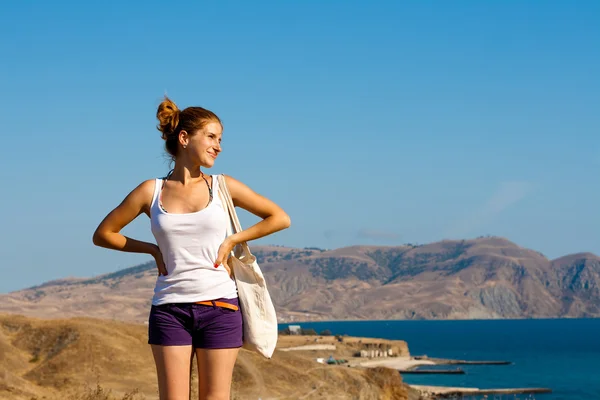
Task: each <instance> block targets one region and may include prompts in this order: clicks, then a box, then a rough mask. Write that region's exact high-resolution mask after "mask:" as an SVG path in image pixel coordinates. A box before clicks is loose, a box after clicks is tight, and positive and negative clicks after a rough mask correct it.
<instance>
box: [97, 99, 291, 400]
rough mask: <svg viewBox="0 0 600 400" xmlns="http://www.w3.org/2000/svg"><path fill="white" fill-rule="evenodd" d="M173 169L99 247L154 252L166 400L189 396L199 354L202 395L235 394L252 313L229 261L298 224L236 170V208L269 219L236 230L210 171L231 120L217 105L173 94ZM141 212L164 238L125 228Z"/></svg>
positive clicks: (162, 125)
mask: <svg viewBox="0 0 600 400" xmlns="http://www.w3.org/2000/svg"><path fill="white" fill-rule="evenodd" d="M156 116H157V118H158V121H159V124H158V129H159V130H160V131H161V132H162V138H163V139H164V140H165V142H166V143H165V147H166V150H167V152H168V153H169V154H170V155H171V157H172V158H173V160H174V162H175V165H174V168H173V170H172V171H171V172H170V173H169V174H168V175H167V177H165V178H164V179H151V180H147V181H145V182H143V183H141V184H140V185H139V186H138V187H136V188H135V189H134V190H133V191H132V192H131V193H129V194H128V195H127V197H126V198H125V199H124V200H123V202H122V203H121V204H120V205H119V206H118V207H117V208H115V209H114V210H113V211H111V212H110V213H109V214H108V215H107V216H106V218H104V220H103V221H102V222H101V223H100V225H99V226H98V228H97V229H96V232H95V233H94V237H93V241H94V244H96V245H97V246H102V247H106V248H109V249H114V250H120V251H127V252H133V253H147V254H150V255H152V256H153V257H154V259H155V260H156V266H157V268H158V278H157V281H156V286H155V288H154V297H153V299H152V308H151V310H150V317H149V329H148V333H149V335H148V336H149V340H148V343H149V344H150V345H151V346H152V353H153V355H154V360H155V363H156V370H157V374H158V387H159V393H160V399H161V400H188V398H189V387H190V385H189V378H190V360H191V359H192V357H193V355H194V352H195V355H196V358H197V361H198V372H199V389H200V393H199V398H200V400H209V399H210V400H217V399H229V397H230V389H231V378H232V374H233V367H234V364H235V360H236V358H237V354H238V351H239V348H240V347H241V346H242V317H241V313H240V311H239V307H238V306H239V304H238V299H237V288H236V285H235V281H234V280H233V279H232V277H231V276H230V271H229V267H228V265H227V258H228V256H229V254H230V252H231V250H232V249H233V248H234V246H235V245H236V244H238V243H240V242H244V241H250V240H253V239H258V238H261V237H264V236H266V235H269V234H272V233H274V232H277V231H280V230H282V229H285V228H288V227H289V226H290V218H289V217H288V215H287V214H286V213H285V212H284V211H283V210H282V209H281V208H280V207H279V206H277V205H276V204H275V203H273V202H272V201H270V200H268V199H267V198H265V197H263V196H261V195H259V194H257V193H255V192H254V191H252V190H251V189H250V188H249V187H248V186H246V185H244V184H243V183H241V182H240V181H238V180H236V179H233V178H231V177H229V176H227V177H226V178H225V181H226V184H227V186H228V188H229V191H230V193H231V197H232V198H233V203H234V205H236V206H239V207H241V208H244V209H246V210H248V211H249V212H251V213H253V214H255V215H257V216H258V217H260V218H262V220H261V221H260V222H258V223H257V224H256V225H254V226H252V227H249V228H248V229H245V230H244V231H242V232H239V233H236V234H234V235H231V236H227V233H226V230H227V226H228V224H229V217H228V215H227V214H226V212H225V210H224V207H223V205H222V204H221V199H220V197H219V194H218V190H219V188H218V180H217V177H216V176H214V175H205V174H204V172H203V171H202V169H203V168H211V167H212V166H213V165H214V163H215V160H216V158H217V156H218V155H219V153H221V136H222V131H223V126H222V124H221V121H220V119H219V118H218V117H217V116H216V115H215V114H214V113H212V112H211V111H209V110H206V109H204V108H201V107H189V108H186V109H185V110H183V111H180V110H179V109H178V108H177V106H176V105H175V103H173V102H172V101H171V100H170V99H168V98H166V97H165V100H164V101H163V102H162V103H161V104H160V106H159V107H158V111H157V113H156ZM141 213H145V214H146V215H148V216H149V217H150V220H151V228H152V233H153V234H154V237H155V238H156V242H157V244H158V245H156V244H153V243H147V242H142V241H138V240H135V239H131V238H128V237H126V236H123V235H122V234H121V233H120V231H121V229H123V228H124V227H125V226H126V225H127V224H129V223H130V222H131V221H132V220H134V219H135V218H136V217H137V216H138V215H140V214H141Z"/></svg>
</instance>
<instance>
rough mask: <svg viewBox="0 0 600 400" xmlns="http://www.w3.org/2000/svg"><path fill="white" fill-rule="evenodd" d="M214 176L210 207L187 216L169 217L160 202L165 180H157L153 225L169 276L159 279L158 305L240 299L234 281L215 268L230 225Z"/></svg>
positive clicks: (157, 287)
mask: <svg viewBox="0 0 600 400" xmlns="http://www.w3.org/2000/svg"><path fill="white" fill-rule="evenodd" d="M211 177H212V185H213V186H212V188H213V199H212V201H211V202H210V204H209V205H208V206H207V207H205V208H204V209H202V210H200V211H197V212H194V213H186V214H169V213H168V212H167V211H165V210H163V209H162V207H161V206H160V204H159V199H160V192H161V190H162V186H163V180H162V179H156V183H155V187H154V195H153V196H152V206H151V207H150V221H151V222H150V225H151V228H152V233H153V234H154V237H155V239H156V243H157V245H158V247H159V248H160V251H161V253H162V256H163V260H164V262H165V266H166V267H167V272H168V273H169V274H168V275H167V276H162V275H161V276H159V277H158V279H157V280H156V286H155V287H154V297H153V298H152V304H153V305H155V306H157V305H161V304H167V303H193V302H196V301H205V300H215V299H219V298H226V299H231V298H236V297H237V287H236V285H235V281H234V280H232V279H231V278H230V277H229V274H228V273H227V270H226V269H225V267H223V266H219V268H215V267H214V264H215V261H216V259H217V252H218V250H219V246H220V245H221V243H223V240H224V239H225V238H226V237H227V225H228V224H229V223H230V222H229V217H228V216H227V214H226V211H225V209H224V208H223V205H222V204H221V199H220V196H219V195H218V190H219V187H218V185H219V184H218V180H217V177H216V176H215V175H212V176H211Z"/></svg>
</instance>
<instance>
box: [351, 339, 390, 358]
mask: <svg viewBox="0 0 600 400" xmlns="http://www.w3.org/2000/svg"><path fill="white" fill-rule="evenodd" d="M361 347H362V349H361V350H360V351H358V352H357V353H356V354H355V357H363V358H380V357H392V356H393V355H394V354H395V352H394V348H393V347H392V345H390V344H387V343H377V342H373V343H364V342H362V343H361Z"/></svg>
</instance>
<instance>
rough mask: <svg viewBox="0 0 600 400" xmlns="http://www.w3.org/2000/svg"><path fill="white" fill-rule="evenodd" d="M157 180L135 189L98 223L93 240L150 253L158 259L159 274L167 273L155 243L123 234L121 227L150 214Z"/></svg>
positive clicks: (102, 244) (113, 246)
mask: <svg viewBox="0 0 600 400" xmlns="http://www.w3.org/2000/svg"><path fill="white" fill-rule="evenodd" d="M154 182H155V181H154V180H153V179H152V180H147V181H145V182H142V183H141V184H140V185H139V186H138V187H136V188H135V189H133V190H132V191H131V193H129V194H128V195H127V197H125V199H124V200H123V201H122V202H121V204H119V205H118V206H117V208H115V209H114V210H112V211H111V212H110V213H109V214H108V215H107V216H106V217H105V218H104V219H103V220H102V222H101V223H100V225H98V228H96V231H95V232H94V236H93V238H92V241H93V242H94V244H95V245H96V246H100V247H106V248H107V249H113V250H119V251H126V252H129V253H146V254H150V255H151V256H153V257H154V259H155V260H156V265H157V267H158V272H159V275H167V269H166V268H165V265H164V262H163V259H162V255H161V253H160V250H159V248H158V246H157V245H155V244H154V243H148V242H142V241H140V240H135V239H131V238H129V237H127V236H124V235H122V234H121V233H120V232H121V229H123V228H124V227H125V226H126V225H127V224H129V223H130V222H131V221H133V220H134V219H136V218H137V217H138V216H139V215H140V214H141V213H146V214H147V215H150V205H151V204H150V203H151V202H152V195H153V193H154V185H155V183H154Z"/></svg>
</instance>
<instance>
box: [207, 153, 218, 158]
mask: <svg viewBox="0 0 600 400" xmlns="http://www.w3.org/2000/svg"><path fill="white" fill-rule="evenodd" d="M208 154H209V155H210V156H211V157H212V158H217V155H216V154H214V153H208Z"/></svg>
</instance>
